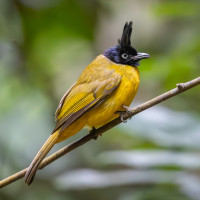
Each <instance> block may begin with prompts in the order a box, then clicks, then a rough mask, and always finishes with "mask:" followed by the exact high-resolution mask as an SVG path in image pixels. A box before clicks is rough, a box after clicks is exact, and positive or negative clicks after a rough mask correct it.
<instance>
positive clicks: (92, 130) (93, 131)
mask: <svg viewBox="0 0 200 200" xmlns="http://www.w3.org/2000/svg"><path fill="white" fill-rule="evenodd" d="M96 130H97V129H96V128H95V127H92V129H91V130H90V133H91V134H94V136H93V137H94V138H93V139H94V140H97V138H98V137H99V135H100V136H102V134H99V135H96Z"/></svg>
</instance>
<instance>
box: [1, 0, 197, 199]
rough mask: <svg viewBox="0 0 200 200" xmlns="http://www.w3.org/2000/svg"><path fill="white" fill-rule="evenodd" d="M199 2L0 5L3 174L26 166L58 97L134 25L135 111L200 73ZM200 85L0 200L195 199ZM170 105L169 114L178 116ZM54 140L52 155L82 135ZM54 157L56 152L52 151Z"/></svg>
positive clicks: (49, 0) (13, 0)
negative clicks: (140, 56) (139, 56)
mask: <svg viewBox="0 0 200 200" xmlns="http://www.w3.org/2000/svg"><path fill="white" fill-rule="evenodd" d="M199 10H200V1H198V0H191V1H186V0H173V1H172V0H170V1H165V0H157V1H153V0H150V1H149V0H148V1H147V0H141V1H138V0H125V1H120V0H111V1H105V0H95V1H93V0H73V1H72V0H40V1H39V0H38V1H31V0H3V1H1V2H0V85H1V86H0V126H1V133H0V178H1V179H2V178H5V177H7V176H9V175H11V174H13V173H15V172H17V171H19V170H21V169H23V168H25V167H26V166H28V165H29V163H30V162H31V160H32V159H33V157H34V156H35V154H36V152H37V151H38V149H39V148H40V147H41V145H42V144H43V142H44V141H45V139H46V138H47V137H48V136H49V134H50V133H51V131H52V129H53V127H54V125H55V123H54V121H53V115H54V111H55V109H56V107H57V104H58V102H59V99H60V98H61V96H62V94H63V93H64V92H65V91H66V90H67V89H68V88H69V86H70V85H71V84H72V83H73V82H74V81H75V80H76V79H77V78H78V76H79V75H80V73H81V71H82V70H83V69H84V67H85V66H87V65H88V64H89V63H90V62H91V60H93V59H94V58H95V56H97V55H98V54H100V53H102V51H104V50H105V49H107V48H109V47H110V46H112V45H113V46H114V45H115V44H116V41H117V39H118V38H119V37H120V35H121V31H122V27H123V25H124V22H125V21H129V20H133V22H134V31H133V32H134V34H133V43H134V46H135V47H136V48H137V49H138V51H143V52H147V53H150V55H151V59H148V60H144V61H142V62H141V66H140V67H139V69H140V75H141V84H140V88H139V91H138V94H137V96H136V98H135V100H134V103H133V104H134V105H135V104H139V102H144V101H146V100H148V99H150V98H153V97H154V96H156V95H159V94H161V93H162V92H165V91H167V90H169V89H171V88H173V87H175V85H176V83H179V82H185V81H189V80H191V79H193V78H196V77H198V76H199V74H200V67H199V62H200V40H199V35H200V24H199V20H200V12H199ZM199 102H200V95H199V87H196V88H194V89H191V90H190V91H188V92H186V93H184V94H181V95H178V96H176V97H175V98H173V99H171V100H169V101H167V102H165V103H163V104H162V105H160V106H156V107H154V108H151V109H149V110H147V111H145V112H143V113H141V114H139V115H137V116H135V117H134V118H133V119H132V120H131V121H129V122H128V123H127V124H125V125H120V126H119V127H116V128H114V129H112V130H111V131H108V133H105V134H104V136H103V137H102V138H99V139H98V140H97V141H92V142H89V143H88V144H86V145H84V146H83V147H80V148H78V149H77V150H75V151H73V152H71V153H70V154H68V155H67V156H64V157H62V158H61V159H60V160H58V161H56V162H54V163H52V164H51V165H50V166H48V167H47V168H45V169H43V170H42V171H41V172H39V173H38V175H37V177H36V179H35V182H34V183H33V184H32V185H31V186H30V187H29V188H27V187H26V186H25V184H24V182H23V180H20V181H17V182H15V183H13V184H11V185H9V186H7V187H6V188H4V189H2V190H1V192H0V199H3V200H9V199H20V200H23V199H30V200H31V199H49V200H51V199H58V200H62V199H69V200H71V199H73V200H74V199H88V200H90V199H96V200H98V199H99V200H101V199H105V200H106V199H118V200H157V199H172V200H198V199H199V196H200V177H199V174H200V162H199V160H200V158H199V151H200V148H199V143H200V123H199V120H200V106H199ZM172 109H173V111H172ZM86 133H87V130H83V131H81V132H80V133H79V134H77V135H76V136H74V137H73V138H70V139H69V140H68V141H67V142H63V143H61V144H57V145H56V146H55V148H54V150H53V151H56V150H57V149H59V148H60V147H62V146H63V145H65V144H67V143H69V142H72V141H73V140H75V139H77V138H79V137H81V136H82V135H83V134H86ZM53 151H52V152H53Z"/></svg>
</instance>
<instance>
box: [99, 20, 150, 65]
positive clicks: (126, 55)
mask: <svg viewBox="0 0 200 200" xmlns="http://www.w3.org/2000/svg"><path fill="white" fill-rule="evenodd" d="M132 24H133V23H132V22H129V23H127V22H126V24H125V25H124V30H123V33H122V37H121V40H120V39H119V40H118V45H117V46H115V47H111V48H110V49H107V50H106V51H105V52H104V53H103V55H104V56H106V57H107V58H109V59H110V60H112V61H113V62H115V63H118V64H124V65H131V66H138V65H139V61H140V60H142V59H145V58H149V57H150V55H149V54H147V53H138V52H137V50H136V49H135V48H133V47H132V46H131V33H132Z"/></svg>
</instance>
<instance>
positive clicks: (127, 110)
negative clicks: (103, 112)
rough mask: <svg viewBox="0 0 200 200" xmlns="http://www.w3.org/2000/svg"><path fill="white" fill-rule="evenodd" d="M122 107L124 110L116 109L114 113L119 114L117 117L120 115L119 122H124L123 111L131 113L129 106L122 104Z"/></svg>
mask: <svg viewBox="0 0 200 200" xmlns="http://www.w3.org/2000/svg"><path fill="white" fill-rule="evenodd" d="M122 107H123V108H124V109H125V110H126V111H117V112H116V113H117V114H119V117H120V120H121V122H123V123H126V122H127V120H125V119H124V114H125V113H128V114H131V110H130V108H129V107H128V106H125V105H122ZM130 119H131V118H130Z"/></svg>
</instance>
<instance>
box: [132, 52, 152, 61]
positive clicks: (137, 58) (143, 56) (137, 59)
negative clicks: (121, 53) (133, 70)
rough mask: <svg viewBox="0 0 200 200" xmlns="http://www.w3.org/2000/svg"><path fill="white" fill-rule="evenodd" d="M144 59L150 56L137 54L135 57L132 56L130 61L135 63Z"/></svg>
mask: <svg viewBox="0 0 200 200" xmlns="http://www.w3.org/2000/svg"><path fill="white" fill-rule="evenodd" d="M146 58H150V55H149V54H147V53H138V54H137V55H136V56H133V57H132V58H131V59H132V60H135V61H139V60H142V59H146Z"/></svg>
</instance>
